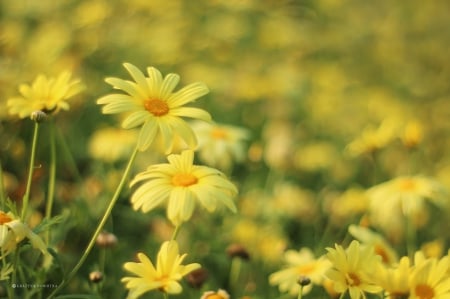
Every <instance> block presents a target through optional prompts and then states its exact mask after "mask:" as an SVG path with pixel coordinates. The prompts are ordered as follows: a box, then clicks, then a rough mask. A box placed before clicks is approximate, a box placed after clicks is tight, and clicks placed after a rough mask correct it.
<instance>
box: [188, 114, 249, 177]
mask: <svg viewBox="0 0 450 299" xmlns="http://www.w3.org/2000/svg"><path fill="white" fill-rule="evenodd" d="M192 128H193V129H194V132H195V134H196V135H197V138H198V143H199V158H200V160H202V161H203V162H204V163H206V164H208V165H211V166H213V167H217V168H219V169H223V170H229V169H230V168H231V167H232V165H233V162H241V161H243V160H244V159H245V147H244V141H245V140H247V139H248V138H249V136H250V132H249V131H247V130H245V129H243V128H240V127H236V126H229V125H222V124H217V123H206V122H200V121H197V122H193V123H192Z"/></svg>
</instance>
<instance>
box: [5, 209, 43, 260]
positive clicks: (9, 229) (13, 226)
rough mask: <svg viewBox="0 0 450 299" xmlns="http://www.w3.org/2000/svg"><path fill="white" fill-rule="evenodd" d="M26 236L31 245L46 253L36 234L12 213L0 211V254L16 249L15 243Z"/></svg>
mask: <svg viewBox="0 0 450 299" xmlns="http://www.w3.org/2000/svg"><path fill="white" fill-rule="evenodd" d="M25 238H28V239H29V240H30V243H31V245H32V246H33V247H34V248H36V249H39V250H40V251H41V252H42V253H43V254H44V255H47V254H48V251H47V247H46V246H45V243H44V241H42V239H41V238H40V237H39V236H38V235H36V234H35V233H34V232H32V231H31V229H30V228H29V227H28V226H27V225H26V224H24V223H22V222H21V221H20V220H19V219H18V217H16V216H15V215H14V214H13V213H11V212H8V213H5V212H4V211H0V250H1V254H0V256H4V255H7V254H9V253H11V252H12V251H14V249H16V247H17V244H18V243H20V242H21V241H22V240H23V239H25Z"/></svg>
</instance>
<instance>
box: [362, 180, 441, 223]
mask: <svg viewBox="0 0 450 299" xmlns="http://www.w3.org/2000/svg"><path fill="white" fill-rule="evenodd" d="M445 191H446V190H445V188H444V187H443V186H442V185H441V184H440V183H439V182H437V181H435V180H433V179H431V178H427V177H423V176H403V177H397V178H395V179H392V180H390V181H387V182H384V183H381V184H379V185H376V186H374V187H372V188H370V189H369V190H367V196H368V197H369V200H370V207H369V213H370V218H371V221H372V222H373V223H374V224H376V225H378V226H379V227H381V228H383V229H384V230H388V231H389V230H392V229H393V227H392V221H390V220H389V218H390V219H392V217H394V218H401V219H403V217H409V218H410V219H411V220H412V223H413V224H414V225H415V226H416V227H421V226H423V225H424V224H425V223H426V222H427V214H426V213H427V211H428V210H427V205H426V203H432V204H434V205H435V206H437V207H439V208H441V209H444V210H446V209H448V208H449V203H448V201H447V198H446V192H445ZM424 213H425V214H424ZM402 216H403V217H402ZM399 225H402V224H401V223H399ZM399 230H400V231H401V228H399Z"/></svg>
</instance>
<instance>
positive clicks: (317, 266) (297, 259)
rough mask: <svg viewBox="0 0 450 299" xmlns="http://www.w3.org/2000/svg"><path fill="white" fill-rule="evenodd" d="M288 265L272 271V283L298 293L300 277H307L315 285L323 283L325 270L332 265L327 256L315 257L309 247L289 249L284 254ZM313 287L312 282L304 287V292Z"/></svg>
mask: <svg viewBox="0 0 450 299" xmlns="http://www.w3.org/2000/svg"><path fill="white" fill-rule="evenodd" d="M284 261H285V263H286V264H287V267H286V268H285V269H283V270H280V271H277V272H275V273H272V274H271V275H270V276H269V282H270V284H271V285H278V286H279V289H280V291H281V292H289V293H290V294H291V295H297V294H298V293H299V291H300V285H299V283H298V281H299V278H300V277H307V278H309V279H310V280H311V282H312V283H313V284H315V285H321V284H322V281H323V278H324V274H325V272H326V271H327V270H328V269H329V268H330V267H331V263H330V261H329V260H328V259H326V258H325V256H322V257H319V258H315V257H314V254H313V253H312V251H311V250H310V249H309V248H302V249H300V250H299V251H295V250H288V251H286V253H285V254H284ZM311 289H312V284H309V285H307V286H304V287H303V294H307V293H308V292H309V291H310V290H311Z"/></svg>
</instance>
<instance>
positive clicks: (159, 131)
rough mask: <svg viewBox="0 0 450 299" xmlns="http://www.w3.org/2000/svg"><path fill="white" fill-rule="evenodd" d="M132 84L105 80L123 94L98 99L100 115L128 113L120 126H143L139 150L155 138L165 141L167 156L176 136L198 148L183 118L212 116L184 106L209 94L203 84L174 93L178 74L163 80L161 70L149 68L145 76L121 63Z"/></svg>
mask: <svg viewBox="0 0 450 299" xmlns="http://www.w3.org/2000/svg"><path fill="white" fill-rule="evenodd" d="M124 66H125V68H126V69H127V70H128V72H129V73H130V75H131V77H132V78H133V79H134V82H132V81H129V80H122V79H119V78H106V82H107V83H108V84H110V85H112V86H113V87H114V88H115V89H121V90H123V91H124V92H125V93H126V94H109V95H106V96H104V97H101V98H100V99H98V101H97V104H101V105H105V106H103V108H102V112H103V113H105V114H115V113H122V112H127V113H129V114H128V115H127V117H126V118H125V119H124V121H123V122H122V127H123V128H125V129H131V128H135V127H138V126H142V127H141V130H140V133H139V137H138V149H139V150H140V151H144V150H146V149H147V148H148V147H149V146H150V145H151V144H152V143H153V141H154V140H155V139H156V138H157V136H158V135H159V136H161V137H162V140H163V141H164V147H165V149H166V153H170V152H171V151H172V146H173V140H174V135H179V136H180V137H181V138H182V139H183V140H184V141H185V142H186V143H187V145H188V146H189V147H190V148H192V149H193V148H195V147H196V146H197V139H196V137H195V135H194V132H193V131H192V129H191V127H190V126H189V125H188V124H187V123H186V122H185V121H184V120H183V119H182V117H189V118H194V119H200V120H204V121H210V120H211V116H210V115H209V113H208V112H206V111H205V110H203V109H199V108H193V107H184V105H185V104H187V103H190V102H193V101H194V100H196V99H197V98H199V97H201V96H203V95H205V94H207V93H208V92H209V90H208V88H207V87H206V85H205V84H203V83H200V82H196V83H192V84H190V85H187V86H185V87H184V88H182V89H180V90H178V91H176V92H174V89H175V87H176V86H177V84H178V82H179V81H180V76H178V75H177V74H168V75H167V76H165V77H164V78H163V76H162V75H161V73H160V71H159V70H157V69H156V68H154V67H148V68H147V73H148V77H146V76H145V75H144V74H143V73H142V72H141V71H140V70H139V69H138V68H137V67H135V66H134V65H132V64H130V63H125V64H124Z"/></svg>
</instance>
